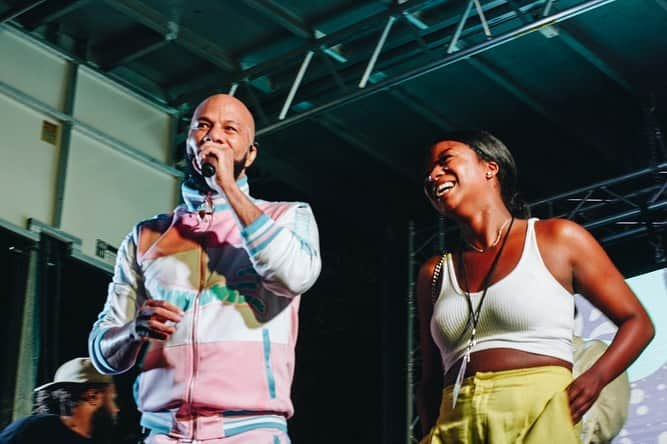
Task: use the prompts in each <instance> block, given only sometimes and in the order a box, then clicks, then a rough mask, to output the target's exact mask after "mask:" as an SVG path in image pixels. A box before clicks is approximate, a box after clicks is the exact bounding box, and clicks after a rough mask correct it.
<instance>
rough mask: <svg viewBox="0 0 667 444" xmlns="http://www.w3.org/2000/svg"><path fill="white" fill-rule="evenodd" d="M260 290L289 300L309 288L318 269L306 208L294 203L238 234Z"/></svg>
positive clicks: (311, 223)
mask: <svg viewBox="0 0 667 444" xmlns="http://www.w3.org/2000/svg"><path fill="white" fill-rule="evenodd" d="M241 236H242V237H243V239H244V244H245V248H246V251H247V252H248V255H249V256H250V260H251V261H252V264H253V267H254V268H255V271H256V272H257V274H258V275H259V276H260V278H261V280H262V286H263V287H264V288H266V289H267V290H269V291H270V292H271V293H274V294H277V295H280V296H285V297H288V298H292V297H294V296H298V295H300V294H303V293H305V292H306V291H308V289H310V287H312V286H313V284H314V283H315V281H316V280H317V277H318V276H319V274H320V270H321V268H322V261H321V258H320V251H319V249H320V248H319V235H318V231H317V224H316V222H315V217H314V216H313V212H312V210H311V209H310V206H309V205H308V204H304V203H298V204H295V205H294V207H293V208H291V209H290V210H289V211H287V212H285V214H283V215H281V216H280V217H279V218H277V220H273V219H272V218H271V217H269V216H268V215H267V214H263V215H262V216H260V217H259V218H258V219H256V220H255V221H254V222H253V223H251V224H250V225H248V226H246V227H245V228H243V229H242V230H241Z"/></svg>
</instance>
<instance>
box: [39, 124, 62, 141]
mask: <svg viewBox="0 0 667 444" xmlns="http://www.w3.org/2000/svg"><path fill="white" fill-rule="evenodd" d="M58 128H60V127H59V126H58V125H56V124H55V123H53V122H48V121H46V120H42V137H41V139H42V140H43V141H44V142H46V143H50V144H51V145H55V144H56V143H57V142H58Z"/></svg>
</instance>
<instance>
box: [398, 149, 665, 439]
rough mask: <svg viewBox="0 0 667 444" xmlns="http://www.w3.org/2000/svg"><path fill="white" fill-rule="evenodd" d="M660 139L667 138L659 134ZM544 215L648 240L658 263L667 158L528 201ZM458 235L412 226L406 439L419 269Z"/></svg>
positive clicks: (616, 237) (411, 431)
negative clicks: (576, 187)
mask: <svg viewBox="0 0 667 444" xmlns="http://www.w3.org/2000/svg"><path fill="white" fill-rule="evenodd" d="M658 142H659V143H661V142H662V139H661V138H658ZM529 207H530V210H531V214H532V215H533V216H537V217H540V218H548V217H562V218H567V219H570V220H574V221H576V222H578V223H580V224H581V225H583V226H584V227H585V228H587V229H588V230H589V231H590V232H591V233H592V234H593V235H594V236H595V237H596V238H597V240H598V241H599V242H600V243H601V244H602V245H603V246H609V245H611V244H614V243H617V242H620V241H627V240H631V239H635V238H640V237H641V238H643V239H645V240H646V241H648V242H649V243H650V244H651V245H652V246H653V247H654V249H655V261H656V263H657V264H660V263H667V257H665V252H664V245H663V236H664V234H665V230H666V229H667V162H664V163H661V164H658V165H655V166H653V167H649V168H645V169H642V170H640V171H636V172H633V173H630V174H626V175H623V176H620V177H617V178H614V179H611V180H607V181H603V182H598V183H595V184H593V185H590V186H587V187H583V188H579V189H576V190H573V191H569V192H566V193H562V194H558V195H555V196H552V197H549V198H547V199H542V200H539V201H536V202H533V203H531V204H530V205H529ZM455 236H456V228H455V227H446V225H445V223H444V220H443V219H442V218H440V219H438V220H437V224H433V225H431V226H427V227H423V228H417V227H416V226H415V223H414V222H410V225H409V228H408V250H409V251H408V253H409V261H408V264H409V265H408V288H407V290H408V310H407V313H408V314H407V326H408V327H407V330H408V338H407V349H406V355H407V356H406V360H407V378H406V380H407V386H406V402H407V404H406V411H407V430H408V436H407V438H406V442H407V443H413V442H418V440H417V438H416V435H417V434H418V433H417V431H416V430H415V427H416V425H417V424H418V421H419V418H418V417H417V415H416V414H415V413H414V393H415V385H416V383H417V379H416V377H417V375H418V374H419V367H418V365H419V359H417V358H418V357H419V347H418V345H417V344H418V342H417V329H416V328H415V319H416V302H415V296H416V294H415V293H416V275H417V273H416V271H417V269H418V267H419V266H420V265H421V264H422V263H423V262H424V261H425V260H426V259H428V258H429V257H431V256H433V255H435V254H441V252H442V251H443V250H444V249H445V248H446V246H447V244H448V239H452V238H454V237H455Z"/></svg>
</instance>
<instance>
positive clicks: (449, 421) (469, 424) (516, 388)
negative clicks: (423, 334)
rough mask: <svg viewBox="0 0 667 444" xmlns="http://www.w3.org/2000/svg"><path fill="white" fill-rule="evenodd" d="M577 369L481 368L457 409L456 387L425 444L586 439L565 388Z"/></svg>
mask: <svg viewBox="0 0 667 444" xmlns="http://www.w3.org/2000/svg"><path fill="white" fill-rule="evenodd" d="M571 381H572V374H571V372H570V371H569V370H568V369H566V368H564V367H558V366H546V367H535V368H526V369H518V370H507V371H500V372H478V373H476V374H475V375H474V376H470V377H468V378H465V379H464V380H463V384H462V385H461V391H460V393H459V397H458V400H457V402H456V408H454V409H452V392H453V389H454V386H453V385H450V386H447V387H446V388H445V389H444V390H443V393H442V404H441V405H440V414H439V417H438V421H437V422H436V424H435V426H433V429H431V432H430V433H429V434H428V435H427V436H426V437H424V439H422V441H421V444H454V443H465V444H472V443H480V444H481V443H485V444H515V443H523V444H544V443H559V444H570V443H580V442H581V439H580V438H579V429H580V426H579V425H577V426H574V425H573V424H572V420H571V417H570V408H569V403H568V400H567V394H566V392H565V388H566V387H567V386H568V384H569V383H570V382H571Z"/></svg>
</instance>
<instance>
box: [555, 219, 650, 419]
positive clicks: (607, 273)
mask: <svg viewBox="0 0 667 444" xmlns="http://www.w3.org/2000/svg"><path fill="white" fill-rule="evenodd" d="M549 222H550V223H551V224H552V227H551V230H550V231H551V233H552V235H553V242H555V243H554V244H552V245H554V246H555V247H556V248H559V249H560V247H558V245H560V246H562V247H564V249H565V251H566V257H567V258H568V261H569V266H570V270H571V279H572V288H573V290H574V291H575V292H577V293H580V294H582V295H583V296H584V297H586V298H587V299H588V300H589V301H590V302H591V303H592V304H593V305H594V306H595V307H596V308H598V309H599V310H600V311H601V312H602V313H604V314H605V315H606V316H607V317H608V318H609V319H610V320H611V321H612V322H613V323H614V324H616V326H617V327H618V331H617V332H616V335H615V336H614V339H613V341H612V342H611V344H610V346H609V348H608V349H607V351H606V352H605V353H604V354H603V355H602V356H601V357H600V359H598V360H597V361H596V362H595V364H593V366H592V367H591V368H590V369H588V370H587V371H586V372H584V373H582V374H581V375H580V376H579V377H578V378H576V379H575V380H574V381H573V382H572V383H571V384H570V386H569V387H568V389H567V392H568V397H569V400H570V411H571V413H572V419H573V422H574V423H577V422H579V420H580V419H581V417H582V416H583V414H584V413H585V412H586V411H588V409H589V408H590V407H591V406H592V405H593V402H595V400H596V399H597V397H598V395H599V394H600V391H601V390H602V389H603V388H604V387H605V386H606V385H607V384H609V383H610V382H611V381H613V380H614V379H615V378H616V377H617V376H618V375H620V374H621V373H622V372H623V371H625V370H626V369H627V368H628V367H629V366H630V364H632V362H633V361H634V360H635V359H636V358H637V357H638V356H639V354H640V353H641V352H642V350H644V348H646V346H647V345H648V343H649V342H650V341H651V339H652V338H653V336H654V328H653V323H652V322H651V319H650V318H649V316H648V314H647V313H646V310H644V307H643V306H642V304H641V302H639V300H638V299H637V297H636V296H635V294H634V293H633V292H632V290H631V289H630V287H628V285H627V284H626V282H625V279H624V278H623V275H621V273H620V272H619V271H618V269H617V268H616V267H615V266H614V264H613V263H612V261H611V260H610V259H609V256H607V254H606V253H605V251H604V250H603V249H602V247H601V246H600V244H599V243H598V242H597V241H596V240H595V239H594V238H593V236H592V235H591V234H590V233H589V232H588V231H587V230H586V229H584V228H583V227H581V226H580V225H577V224H576V223H574V222H571V221H567V220H563V219H554V220H552V221H549Z"/></svg>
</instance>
